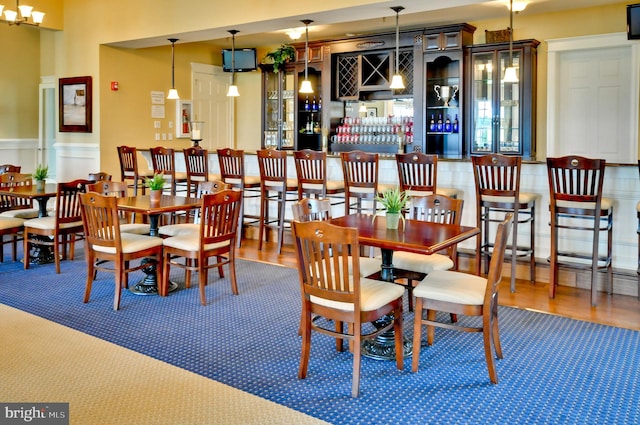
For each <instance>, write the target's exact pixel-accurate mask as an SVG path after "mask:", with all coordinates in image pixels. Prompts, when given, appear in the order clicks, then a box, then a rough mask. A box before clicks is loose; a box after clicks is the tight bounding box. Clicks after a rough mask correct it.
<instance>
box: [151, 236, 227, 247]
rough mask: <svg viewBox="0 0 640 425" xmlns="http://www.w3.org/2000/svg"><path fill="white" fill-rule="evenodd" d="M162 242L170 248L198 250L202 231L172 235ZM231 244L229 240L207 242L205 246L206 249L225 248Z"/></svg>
mask: <svg viewBox="0 0 640 425" xmlns="http://www.w3.org/2000/svg"><path fill="white" fill-rule="evenodd" d="M162 244H163V245H164V246H168V247H170V248H176V249H181V250H183V251H198V250H199V249H200V232H198V233H195V234H193V233H189V234H181V235H178V236H172V237H170V238H167V239H162ZM225 246H229V241H228V240H227V241H223V242H216V243H210V244H206V245H205V246H204V249H205V251H209V250H212V249H217V248H223V247H225Z"/></svg>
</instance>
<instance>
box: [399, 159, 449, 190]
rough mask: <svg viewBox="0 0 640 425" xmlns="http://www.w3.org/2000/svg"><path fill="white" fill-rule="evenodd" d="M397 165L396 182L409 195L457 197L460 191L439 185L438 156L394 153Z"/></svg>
mask: <svg viewBox="0 0 640 425" xmlns="http://www.w3.org/2000/svg"><path fill="white" fill-rule="evenodd" d="M396 164H397V166H398V182H399V183H400V190H403V191H405V192H407V194H408V195H409V196H427V195H432V194H436V193H437V194H438V195H445V196H448V197H449V198H454V199H455V198H458V195H459V194H460V191H459V190H458V189H453V188H444V187H439V186H438V185H437V184H436V183H437V180H438V156H437V155H427V154H425V153H422V152H409V153H398V154H396Z"/></svg>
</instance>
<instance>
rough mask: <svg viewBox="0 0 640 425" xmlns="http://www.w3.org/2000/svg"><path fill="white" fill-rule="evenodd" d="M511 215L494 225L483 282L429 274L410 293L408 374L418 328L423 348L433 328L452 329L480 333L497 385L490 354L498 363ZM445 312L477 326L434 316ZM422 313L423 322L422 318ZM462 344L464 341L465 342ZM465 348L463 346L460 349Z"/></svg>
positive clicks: (466, 276)
mask: <svg viewBox="0 0 640 425" xmlns="http://www.w3.org/2000/svg"><path fill="white" fill-rule="evenodd" d="M512 221H513V214H512V213H507V214H506V217H505V219H504V220H503V221H502V222H501V223H500V224H498V229H497V231H496V238H495V243H494V250H493V255H492V256H491V263H490V264H489V273H488V274H487V278H486V279H485V278H484V277H481V276H476V275H472V274H468V273H461V272H456V271H450V270H435V271H433V272H431V273H430V274H429V275H428V276H427V277H426V278H424V280H423V281H422V282H420V283H419V284H418V286H416V287H415V289H414V290H413V294H414V295H415V297H416V310H415V313H414V322H413V360H412V367H411V370H412V371H413V372H417V371H418V365H419V362H420V349H421V339H422V326H423V325H426V326H427V344H428V345H432V344H433V341H434V336H435V328H436V327H440V328H445V329H454V330H460V331H464V332H482V335H483V340H484V354H485V360H486V362H487V369H488V371H489V378H490V379H491V382H492V383H494V384H497V383H498V375H497V373H496V368H495V361H494V358H493V353H494V351H495V353H496V356H497V357H498V358H499V359H502V346H501V343H500V330H499V327H498V293H499V292H498V291H499V289H500V283H501V281H502V264H503V262H504V253H505V249H506V246H507V240H508V239H509V232H510V231H511V223H512ZM437 312H445V313H450V314H455V315H459V316H481V317H482V321H481V322H480V324H479V326H475V327H474V326H471V325H472V324H470V323H469V322H466V321H462V320H460V321H459V322H457V323H459V324H455V323H445V322H440V321H438V320H437V316H436V313H437ZM425 313H426V318H425ZM465 341H466V340H465ZM467 348H468V347H467V346H466V345H465V347H464V349H467Z"/></svg>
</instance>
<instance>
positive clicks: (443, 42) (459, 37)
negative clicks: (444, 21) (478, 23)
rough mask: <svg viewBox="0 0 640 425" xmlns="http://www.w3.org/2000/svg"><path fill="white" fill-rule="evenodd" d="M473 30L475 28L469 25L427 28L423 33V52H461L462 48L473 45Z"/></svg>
mask: <svg viewBox="0 0 640 425" xmlns="http://www.w3.org/2000/svg"><path fill="white" fill-rule="evenodd" d="M475 30H476V28H475V27H474V26H472V25H469V24H457V25H447V26H444V27H433V28H428V29H426V30H425V32H424V40H423V42H422V45H423V48H424V51H425V52H437V51H441V50H461V49H462V48H463V47H464V46H468V45H471V44H473V33H474V32H475Z"/></svg>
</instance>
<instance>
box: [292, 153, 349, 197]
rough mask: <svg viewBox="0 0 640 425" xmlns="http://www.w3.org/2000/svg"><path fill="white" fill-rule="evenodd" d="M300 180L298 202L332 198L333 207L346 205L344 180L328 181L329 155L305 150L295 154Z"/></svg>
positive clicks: (297, 173) (297, 174)
mask: <svg viewBox="0 0 640 425" xmlns="http://www.w3.org/2000/svg"><path fill="white" fill-rule="evenodd" d="M293 159H294V163H295V166H296V177H297V178H298V200H301V199H303V198H307V197H315V198H330V199H332V200H334V202H333V205H338V204H341V203H344V180H327V153H326V152H324V151H314V150H311V149H304V150H299V151H295V152H293Z"/></svg>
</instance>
